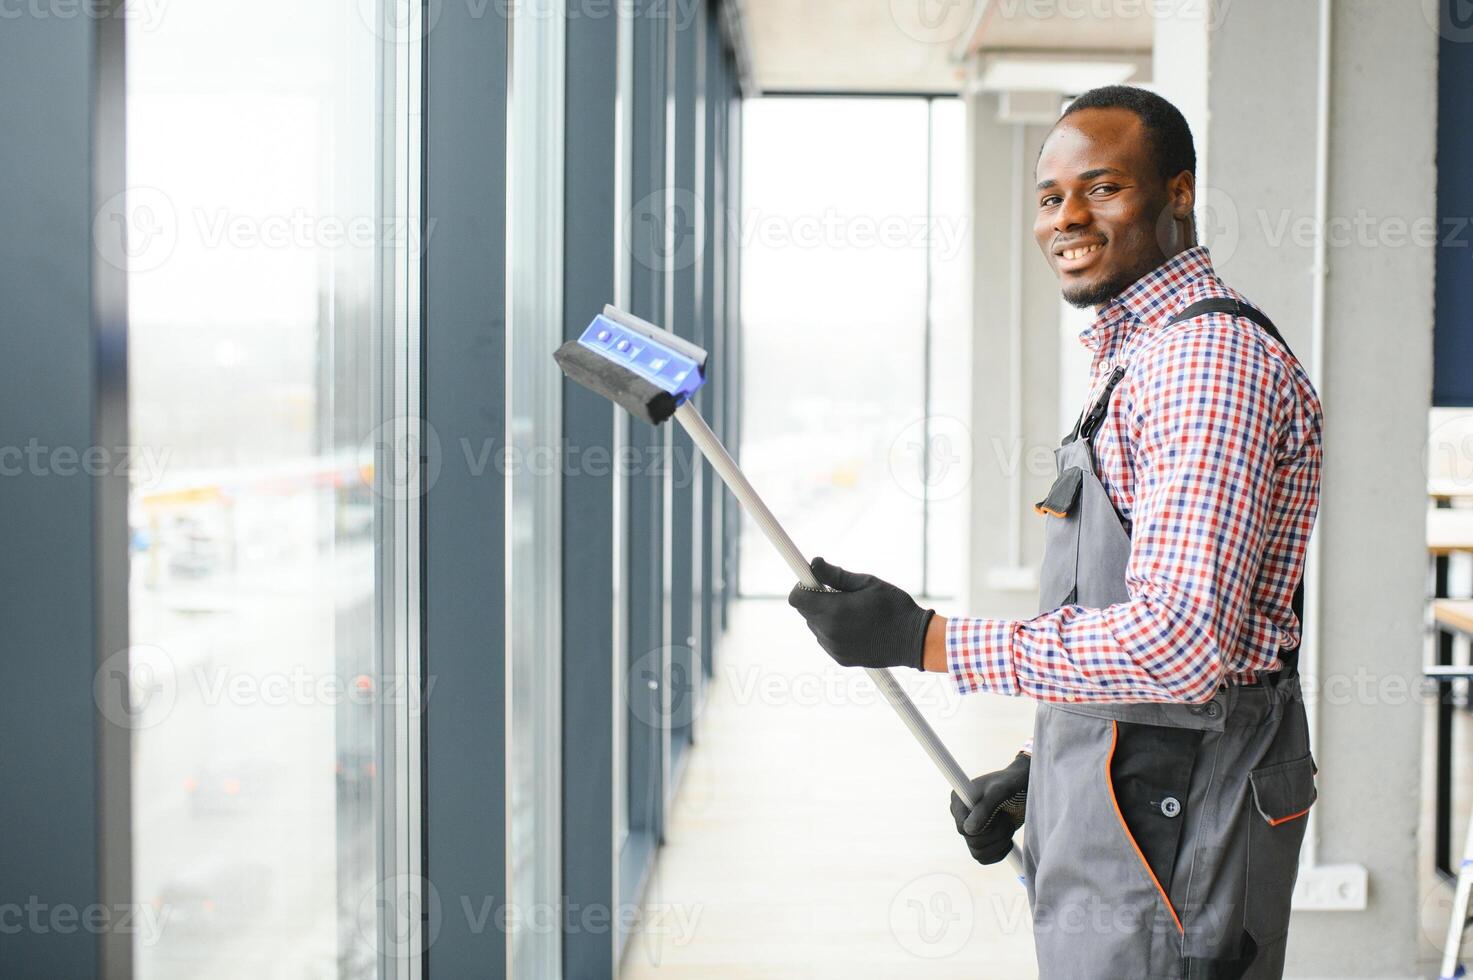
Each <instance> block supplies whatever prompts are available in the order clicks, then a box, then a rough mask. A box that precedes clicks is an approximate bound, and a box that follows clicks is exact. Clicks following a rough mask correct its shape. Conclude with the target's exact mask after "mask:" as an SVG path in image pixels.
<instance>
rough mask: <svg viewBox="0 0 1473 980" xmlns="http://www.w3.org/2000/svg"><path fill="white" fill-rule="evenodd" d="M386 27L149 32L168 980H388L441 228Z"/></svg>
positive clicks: (150, 293) (141, 199) (139, 92)
mask: <svg viewBox="0 0 1473 980" xmlns="http://www.w3.org/2000/svg"><path fill="white" fill-rule="evenodd" d="M381 18H382V19H381ZM389 23H391V21H390V19H389V18H385V17H384V11H383V10H382V9H381V7H380V6H379V5H378V4H377V3H375V2H373V0H369V2H367V3H361V2H356V0H335V2H331V0H330V2H324V3H310V4H300V3H289V2H286V0H259V2H257V3H253V4H251V5H249V6H245V7H241V6H238V5H221V4H218V3H210V2H206V0H186V2H180V3H174V4H171V5H169V7H168V9H167V10H166V11H165V12H164V14H163V15H162V16H161V17H159V18H157V20H156V21H151V22H149V23H148V24H147V25H142V26H139V27H137V28H136V29H135V27H134V25H133V24H131V23H130V27H129V31H128V52H127V64H128V107H127V112H128V159H127V168H128V177H129V185H130V189H129V200H128V213H129V215H130V220H131V223H132V228H131V231H132V239H131V242H130V247H131V253H132V254H131V256H130V258H131V266H130V280H129V316H130V337H129V361H130V380H129V392H130V403H131V404H130V413H131V418H130V426H131V430H132V434H133V438H134V440H135V441H136V442H137V443H138V444H139V445H140V446H142V447H145V449H144V452H145V453H148V454H151V456H152V458H153V459H154V460H155V461H156V465H155V466H153V467H151V468H149V469H147V470H140V471H139V472H138V474H136V475H135V479H134V483H133V486H132V492H131V498H130V524H131V529H132V539H131V552H132V571H131V581H130V597H131V621H132V627H131V628H132V634H133V636H132V642H133V648H132V652H131V656H132V661H133V668H132V673H131V677H132V681H133V683H134V686H135V691H134V695H135V705H137V706H139V707H140V710H139V713H138V714H137V716H136V717H135V719H134V728H135V731H134V746H133V780H134V790H133V800H134V815H133V828H134V862H133V866H134V882H135V891H136V896H137V900H138V901H139V902H141V903H147V904H150V905H152V906H153V907H154V908H155V909H157V910H159V913H160V915H159V921H160V922H161V923H162V928H161V929H160V930H159V931H158V933H157V934H152V933H142V932H141V933H140V934H139V935H138V938H137V948H136V951H135V952H136V965H137V974H138V976H140V977H143V978H162V977H180V978H197V977H211V978H215V980H223V978H227V977H242V978H252V980H254V978H259V977H266V976H273V977H369V976H375V975H376V974H377V973H378V972H379V957H380V956H381V955H383V954H384V953H386V952H387V950H386V947H385V942H384V936H383V935H382V934H381V932H380V927H381V925H382V922H381V917H382V915H383V910H384V909H385V908H386V907H387V906H386V903H388V902H391V901H393V900H394V899H395V898H397V897H398V896H394V895H392V894H390V893H388V892H385V887H384V880H385V876H384V869H382V868H381V867H380V858H381V855H382V853H383V848H382V847H381V844H380V841H381V840H382V839H383V838H382V837H381V836H380V833H379V832H380V830H381V829H382V825H381V824H380V822H379V820H378V816H377V815H378V813H379V808H378V801H379V799H380V786H381V785H382V779H383V776H384V771H383V770H384V764H383V763H384V760H385V759H386V758H387V757H386V755H385V753H384V752H383V751H382V750H381V747H380V746H381V737H382V726H381V714H380V713H381V711H384V710H390V711H404V712H407V711H408V709H409V706H410V703H411V702H412V701H413V699H414V697H415V696H416V695H415V694H414V693H413V692H411V691H409V690H406V689H405V688H404V687H402V686H401V685H399V684H397V683H395V682H394V678H395V677H396V676H397V674H396V669H397V668H396V667H395V665H397V664H398V663H399V661H398V660H397V659H396V660H394V661H392V662H391V663H390V664H389V665H387V666H386V665H385V664H384V663H382V662H381V658H382V657H383V656H384V647H383V639H384V628H383V625H382V624H383V623H384V622H385V621H386V620H385V619H384V602H383V600H384V598H385V596H386V592H385V591H384V590H385V589H389V588H391V587H392V583H393V581H394V579H393V577H389V578H387V579H386V580H385V581H384V582H382V583H380V582H379V579H380V573H381V572H382V568H381V566H380V562H381V560H382V558H383V556H384V551H383V548H384V547H385V544H384V542H385V540H386V531H387V528H388V527H389V524H388V522H389V521H390V520H397V517H395V515H396V514H397V511H396V510H395V509H394V507H392V506H386V501H387V502H388V503H390V504H397V503H400V502H402V501H403V500H404V499H405V497H406V493H404V492H401V491H411V490H412V487H409V486H402V485H399V486H396V485H395V481H394V480H393V479H392V477H393V476H394V474H390V473H385V472H383V470H382V468H381V467H382V464H383V461H384V458H385V457H384V456H383V452H382V448H383V446H385V445H388V447H389V448H390V449H391V450H392V449H393V448H394V446H395V445H396V438H395V437H390V438H388V439H387V440H385V438H384V437H385V435H386V432H388V431H389V430H386V429H385V428H384V426H383V425H381V424H380V423H381V421H382V420H383V419H385V418H387V417H389V415H390V414H391V410H389V409H387V408H386V407H385V406H386V396H388V395H389V394H390V393H389V392H386V391H385V389H384V387H383V386H382V385H381V383H380V380H381V378H382V377H384V376H386V375H387V374H388V373H389V372H390V371H392V363H393V361H392V359H391V362H390V363H389V364H387V365H386V363H385V361H384V360H383V353H384V350H385V349H387V347H386V345H387V343H388V339H389V338H390V337H392V336H402V334H400V333H396V332H395V331H396V329H400V328H402V322H401V321H400V319H398V318H395V317H394V316H393V315H392V314H386V313H385V310H386V309H388V310H392V309H394V308H395V302H394V296H395V288H396V280H397V279H400V278H402V277H400V276H398V274H397V273H396V271H395V270H396V267H401V268H402V267H407V266H404V264H403V263H398V264H397V266H396V262H395V260H394V259H393V258H392V257H393V256H396V255H402V253H403V250H404V249H405V248H406V247H412V245H413V244H414V243H413V242H412V241H410V239H412V238H413V237H414V236H413V232H412V228H411V227H410V223H409V222H408V221H407V220H406V217H407V216H405V215H400V216H399V217H398V218H397V219H396V218H395V217H393V216H392V210H393V207H394V204H393V202H394V201H395V199H396V196H397V197H399V199H400V200H403V199H404V195H396V193H395V191H396V188H395V187H394V186H392V175H393V174H394V173H396V172H397V171H396V169H395V165H396V161H398V162H399V163H401V164H402V154H396V153H393V152H390V149H392V147H393V146H394V132H393V130H392V125H391V123H392V120H393V119H394V118H395V113H394V112H393V110H392V108H391V106H392V103H393V101H394V98H395V95H396V88H395V86H394V84H392V75H391V74H390V73H391V72H392V68H386V67H385V65H389V66H392V65H393V63H394V59H395V57H397V54H396V52H395V51H394V50H393V46H387V47H386V46H385V45H384V44H383V42H384V41H385V40H386V39H389V38H388V37H387V35H386V30H387V27H386V25H388V24H389ZM401 94H402V93H401ZM385 103H388V104H389V106H388V107H386V105H385ZM386 148H389V149H386ZM386 256H388V258H386ZM400 285H402V283H401V284H400ZM399 299H400V300H401V301H402V299H403V297H402V296H400V297H399ZM399 307H400V308H401V309H404V308H405V307H406V304H404V303H402V302H400V304H399ZM388 424H389V426H390V428H391V429H392V427H393V426H395V425H398V424H399V422H398V421H394V422H390V423H388ZM391 436H392V433H391ZM386 487H387V488H388V490H389V491H390V492H389V493H387V494H386V493H385V492H384V491H385V488H386ZM407 496H413V494H412V492H410V493H408V494H407ZM406 809H407V802H406ZM386 867H387V868H388V869H389V871H390V874H392V870H393V867H394V865H393V861H392V857H391V859H390V861H389V863H388V864H387V865H386ZM390 890H392V885H390Z"/></svg>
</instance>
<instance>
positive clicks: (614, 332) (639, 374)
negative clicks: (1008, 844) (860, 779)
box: [553, 306, 1023, 880]
mask: <svg viewBox="0 0 1473 980" xmlns="http://www.w3.org/2000/svg"><path fill="white" fill-rule="evenodd" d="M553 357H554V359H556V361H557V363H558V367H560V368H562V371H563V373H564V374H566V375H567V376H568V378H569V379H571V380H573V381H576V382H577V383H578V384H580V385H582V386H583V387H585V388H587V389H589V390H590V391H592V392H594V393H595V394H599V395H602V396H603V397H605V398H607V399H609V400H610V401H612V402H614V404H616V405H619V406H620V407H622V408H624V409H625V410H626V411H628V412H629V414H631V415H633V416H634V417H635V418H638V419H643V420H644V421H646V422H648V423H650V424H651V425H659V424H660V423H662V422H665V421H667V420H668V419H670V418H671V417H673V418H674V419H675V421H677V422H679V423H680V425H681V427H682V428H684V429H685V431H686V432H687V433H689V434H690V437H691V439H692V441H694V442H695V444H696V448H698V449H699V450H700V451H701V454H702V455H703V456H705V457H706V459H707V460H708V461H709V462H710V464H711V466H712V468H713V469H715V470H716V472H717V474H718V475H719V476H720V477H721V479H722V482H724V483H725V484H726V485H727V487H728V488H730V490H731V492H732V494H733V495H734V496H735V497H736V499H737V502H738V503H740V504H741V505H742V507H743V509H745V510H746V512H747V513H748V514H750V515H751V516H752V519H753V520H754V521H756V523H757V526H758V527H759V528H760V529H761V530H762V533H763V534H764V535H765V536H766V537H767V540H768V541H770V542H771V543H772V546H773V547H774V548H776V549H777V551H778V554H780V555H781V556H782V558H783V561H785V562H787V565H788V567H789V568H790V569H792V571H793V574H794V575H796V576H797V577H798V581H799V582H801V583H802V584H803V585H804V586H805V587H806V588H810V589H815V590H823V589H824V588H825V587H824V586H822V585H820V584H819V582H818V579H816V578H814V577H813V570H812V569H811V568H809V566H808V560H807V559H806V558H804V557H803V553H802V552H801V551H799V550H798V546H797V545H796V544H794V543H793V539H792V538H791V537H789V536H788V533H787V532H786V531H784V530H783V529H782V526H781V525H780V524H778V522H777V518H775V517H773V516H772V511H770V510H768V509H767V504H765V503H763V501H762V498H761V497H760V496H758V495H757V491H756V490H755V489H754V488H753V487H752V484H751V483H750V482H748V480H747V477H746V476H745V474H743V473H742V471H741V469H740V468H739V467H738V466H737V464H736V460H734V459H732V458H731V454H730V453H728V452H727V451H726V447H725V446H723V445H722V444H721V440H720V439H718V438H716V433H714V432H712V431H711V427H710V426H709V425H707V424H706V420H705V419H704V418H702V417H701V413H700V412H698V411H697V410H696V407H695V406H694V405H693V404H691V401H690V398H691V396H692V395H694V394H695V393H696V391H697V390H698V389H699V388H700V387H701V385H702V384H704V383H705V380H706V359H707V355H706V352H705V351H704V350H702V349H701V348H699V347H697V346H696V345H695V344H692V343H691V342H690V341H688V340H684V339H682V338H680V337H677V336H675V335H674V334H672V333H670V332H669V331H666V330H662V329H660V328H659V327H657V326H655V325H654V324H653V323H649V322H647V321H645V320H641V319H640V318H639V317H636V316H632V315H630V314H628V313H625V312H624V311H622V310H619V309H616V308H615V307H613V306H605V307H604V311H603V313H602V314H601V315H599V316H596V317H594V318H593V322H592V323H590V324H589V325H588V329H587V330H584V331H583V335H582V336H580V337H579V338H578V339H577V340H570V341H568V342H567V343H565V344H563V345H562V346H561V347H559V348H558V349H557V352H556V353H554V354H553ZM865 673H866V674H868V675H869V679H870V680H871V681H872V682H873V683H874V685H875V687H877V688H879V689H880V693H881V694H883V695H884V696H885V700H886V701H888V702H890V707H892V708H894V709H895V713H896V714H898V715H899V716H900V720H901V721H903V722H904V723H905V727H906V728H909V729H910V733H911V734H912V735H914V736H915V739H916V741H917V742H919V743H920V746H921V748H922V749H924V750H925V753H926V754H927V755H928V756H930V757H931V761H932V762H934V763H935V764H936V768H937V769H940V770H941V775H942V776H944V777H946V781H947V782H948V783H950V784H951V788H952V789H953V790H955V791H956V794H957V796H959V797H961V798H962V800H964V801H965V802H966V804H967V805H968V806H972V805H973V804H975V803H976V800H975V799H973V797H972V783H971V780H970V779H968V778H967V774H966V771H965V770H963V769H962V767H961V766H959V765H958V764H957V761H956V758H955V757H954V756H952V754H951V753H950V752H949V751H947V749H946V746H945V745H944V744H942V742H941V739H940V738H939V737H938V736H937V735H936V732H935V730H934V729H932V728H931V726H930V724H929V723H928V722H927V721H926V719H925V717H924V716H923V715H922V714H921V713H920V711H919V710H918V709H917V708H916V706H915V703H914V702H913V701H911V699H910V697H909V696H908V695H907V694H906V693H905V691H904V689H902V688H901V686H900V684H899V682H897V681H896V680H895V678H894V677H893V676H892V675H891V674H890V672H889V671H888V670H884V669H882V668H873V667H867V668H865ZM1008 861H1009V862H1010V863H1011V864H1012V866H1013V870H1014V871H1015V872H1016V873H1017V874H1018V877H1019V879H1020V880H1021V879H1022V878H1023V861H1022V858H1021V857H1020V855H1019V854H1018V849H1017V848H1016V847H1014V848H1013V849H1012V850H1011V851H1010V852H1009V853H1008Z"/></svg>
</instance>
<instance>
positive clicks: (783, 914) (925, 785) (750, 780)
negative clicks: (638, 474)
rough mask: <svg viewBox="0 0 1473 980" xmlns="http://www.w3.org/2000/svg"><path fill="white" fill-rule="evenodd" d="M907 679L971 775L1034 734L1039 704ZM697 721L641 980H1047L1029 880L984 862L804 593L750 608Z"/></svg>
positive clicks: (638, 960) (919, 757) (653, 892)
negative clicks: (831, 648)
mask: <svg viewBox="0 0 1473 980" xmlns="http://www.w3.org/2000/svg"><path fill="white" fill-rule="evenodd" d="M899 673H901V674H904V675H907V676H905V678H904V680H905V681H906V683H907V685H908V686H909V687H910V688H911V690H912V692H913V697H915V699H916V700H917V702H918V703H919V704H920V705H921V706H922V710H923V711H924V712H925V714H926V715H927V716H928V718H930V719H931V721H932V724H933V725H935V727H936V728H937V730H938V731H939V732H940V733H941V735H942V736H943V738H944V739H945V741H946V742H947V744H948V745H949V746H950V747H951V749H952V751H953V753H955V754H956V756H957V757H958V759H959V760H960V761H961V763H962V765H963V766H964V767H965V768H967V769H968V770H969V771H972V772H984V771H987V770H990V769H995V768H998V767H1000V766H1002V765H1005V764H1006V763H1007V762H1008V761H1009V760H1010V759H1012V757H1013V754H1014V753H1015V752H1016V751H1017V749H1018V747H1019V745H1020V744H1021V742H1022V740H1023V739H1024V738H1025V737H1026V736H1027V734H1028V733H1029V730H1030V728H1031V724H1032V706H1031V703H1029V702H1023V701H1016V702H1015V701H1010V700H1008V699H1003V698H994V697H984V696H974V697H970V698H962V697H960V696H958V695H956V694H955V693H954V692H952V691H950V690H949V687H948V685H947V682H946V679H945V678H944V677H939V676H935V675H927V676H926V677H924V678H922V677H921V676H920V675H917V674H914V673H913V672H910V671H902V672H899ZM918 682H919V683H918ZM698 731H699V733H700V735H699V737H700V742H699V744H698V745H697V747H696V749H695V751H694V753H693V754H692V756H691V759H690V762H689V768H688V769H687V771H686V774H685V778H684V782H683V785H682V788H681V792H680V795H679V798H678V800H677V802H676V805H675V807H674V812H673V816H672V822H671V826H670V828H669V833H668V835H667V842H666V845H665V847H664V849H663V851H662V853H661V856H660V861H659V867H658V870H657V872H656V877H655V879H654V881H652V882H651V885H650V890H649V893H648V895H647V896H646V900H647V902H649V903H651V904H653V905H655V906H656V907H657V909H658V910H660V911H661V913H662V914H660V915H658V916H656V917H653V918H651V919H649V920H647V921H649V922H652V923H654V924H655V925H654V928H649V929H646V930H645V931H644V932H643V933H641V934H639V935H638V936H636V937H635V938H634V939H633V940H632V941H631V943H630V946H629V948H628V950H627V951H626V955H625V958H624V974H623V975H624V977H625V978H626V980H653V978H658V980H670V978H685V977H691V978H695V977H699V978H702V980H728V978H732V980H734V978H753V980H757V978H761V980H785V978H827V977H833V978H843V980H863V978H876V980H879V978H884V980H893V978H897V977H906V978H941V977H967V978H969V980H1027V978H1032V977H1035V976H1036V972H1035V969H1034V966H1033V948H1032V936H1031V933H1030V923H1029V918H1028V910H1027V903H1026V901H1025V899H1024V893H1023V889H1022V886H1020V885H1019V884H1018V882H1017V881H1016V880H1015V879H1014V878H1013V877H1012V875H1011V874H1010V873H1009V872H1008V871H1007V870H1005V866H1003V865H997V866H993V867H989V868H983V867H981V866H979V865H977V864H974V863H973V862H972V861H971V859H970V857H969V856H968V855H967V852H966V849H965V848H964V847H963V845H962V842H961V839H960V838H959V837H958V836H957V834H956V830H955V828H954V826H953V824H952V820H951V816H950V814H949V812H948V810H947V800H948V794H949V790H948V788H947V787H946V785H945V783H944V781H943V780H942V779H941V777H940V775H939V774H938V773H937V772H936V771H935V769H934V768H933V767H932V765H931V763H930V761H929V760H928V759H927V758H926V757H925V755H924V754H923V753H922V752H921V750H920V749H919V748H918V747H917V746H916V745H915V744H914V743H913V742H912V741H911V738H910V736H909V734H908V733H907V732H906V731H905V729H904V727H903V726H902V725H901V724H900V722H899V721H898V720H897V719H896V718H895V717H894V714H893V712H892V711H891V710H890V708H889V707H888V706H887V705H886V704H885V703H884V702H883V701H882V700H881V699H880V697H879V695H878V693H876V692H875V690H874V689H873V687H871V686H870V685H869V684H868V682H867V681H866V680H865V679H864V675H863V673H862V672H860V671H845V670H841V669H840V668H838V667H835V666H834V665H833V664H832V663H831V662H830V661H829V660H828V658H827V657H825V656H824V655H823V653H822V652H821V651H819V650H818V648H817V646H815V645H814V643H813V641H812V639H811V637H810V636H809V634H808V632H807V631H806V630H805V629H804V627H803V624H802V622H801V621H800V620H799V619H798V617H797V615H796V614H795V613H793V612H792V611H791V610H790V609H788V608H787V606H786V604H784V603H782V602H780V601H765V600H750V601H746V602H743V603H740V604H739V605H738V606H737V607H736V610H735V621H734V623H733V625H732V629H731V631H730V632H729V634H728V635H727V637H726V640H725V642H724V643H723V646H722V650H721V660H720V662H719V664H718V666H717V676H716V678H715V681H714V683H713V685H712V688H711V693H710V696H709V699H708V700H707V703H706V705H705V707H704V710H703V712H702V714H701V715H700V718H699V721H698Z"/></svg>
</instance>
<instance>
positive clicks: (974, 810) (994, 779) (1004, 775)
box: [951, 752, 1032, 864]
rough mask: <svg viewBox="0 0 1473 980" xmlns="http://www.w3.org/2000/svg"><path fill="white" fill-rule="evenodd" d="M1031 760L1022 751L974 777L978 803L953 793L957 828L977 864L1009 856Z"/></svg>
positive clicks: (1025, 800)
mask: <svg viewBox="0 0 1473 980" xmlns="http://www.w3.org/2000/svg"><path fill="white" fill-rule="evenodd" d="M1030 762H1032V757H1031V756H1029V755H1028V753H1027V752H1019V753H1018V755H1017V757H1016V758H1014V759H1013V761H1012V762H1011V763H1009V765H1008V767H1007V768H1006V769H999V770H998V771H997V772H989V773H988V774H987V775H985V776H978V777H977V778H976V779H974V780H972V799H974V800H976V801H977V805H976V806H970V807H969V806H967V805H966V804H965V803H963V802H962V798H961V797H960V796H957V795H956V794H955V793H952V794H951V815H952V817H954V818H955V819H956V832H957V833H959V834H961V835H962V836H963V837H965V838H966V839H967V850H969V851H971V852H972V857H973V858H974V859H975V860H976V861H977V863H978V864H996V863H997V862H999V861H1001V860H1002V859H1003V858H1005V857H1007V856H1008V851H1009V850H1010V849H1011V848H1012V846H1013V834H1015V833H1017V830H1018V828H1019V827H1021V826H1023V813H1024V810H1025V809H1026V808H1027V805H1028V766H1029V763H1030Z"/></svg>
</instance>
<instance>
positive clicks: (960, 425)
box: [907, 99, 973, 598]
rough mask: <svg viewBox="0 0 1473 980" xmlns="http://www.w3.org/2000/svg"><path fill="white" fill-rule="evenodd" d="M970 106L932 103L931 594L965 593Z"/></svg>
mask: <svg viewBox="0 0 1473 980" xmlns="http://www.w3.org/2000/svg"><path fill="white" fill-rule="evenodd" d="M966 127H967V114H966V106H965V105H964V104H963V103H962V101H961V100H960V99H937V100H935V101H934V102H932V103H931V220H930V234H929V241H930V261H931V392H930V405H929V406H928V408H927V419H928V423H927V427H926V432H925V433H923V435H922V439H921V440H920V441H919V442H917V443H916V444H915V445H916V446H920V445H924V448H925V454H924V457H923V458H922V459H921V460H919V461H915V460H914V457H911V460H908V461H907V462H919V463H920V465H921V476H920V482H921V485H922V487H923V488H924V493H925V497H926V591H927V592H929V593H930V594H931V595H933V596H938V597H949V598H950V597H958V596H960V595H961V594H962V576H963V574H964V572H965V563H966V551H967V523H966V522H967V485H968V483H969V482H970V477H971V473H972V453H973V445H972V435H971V430H970V427H969V426H968V425H967V419H968V417H969V416H970V415H971V367H972V321H971V309H972V306H971V296H970V295H969V291H970V289H971V287H972V275H971V271H972V270H971V254H972V251H971V236H972V219H971V215H969V214H968V213H967V193H966V192H967V188H966V168H967V150H966Z"/></svg>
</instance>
